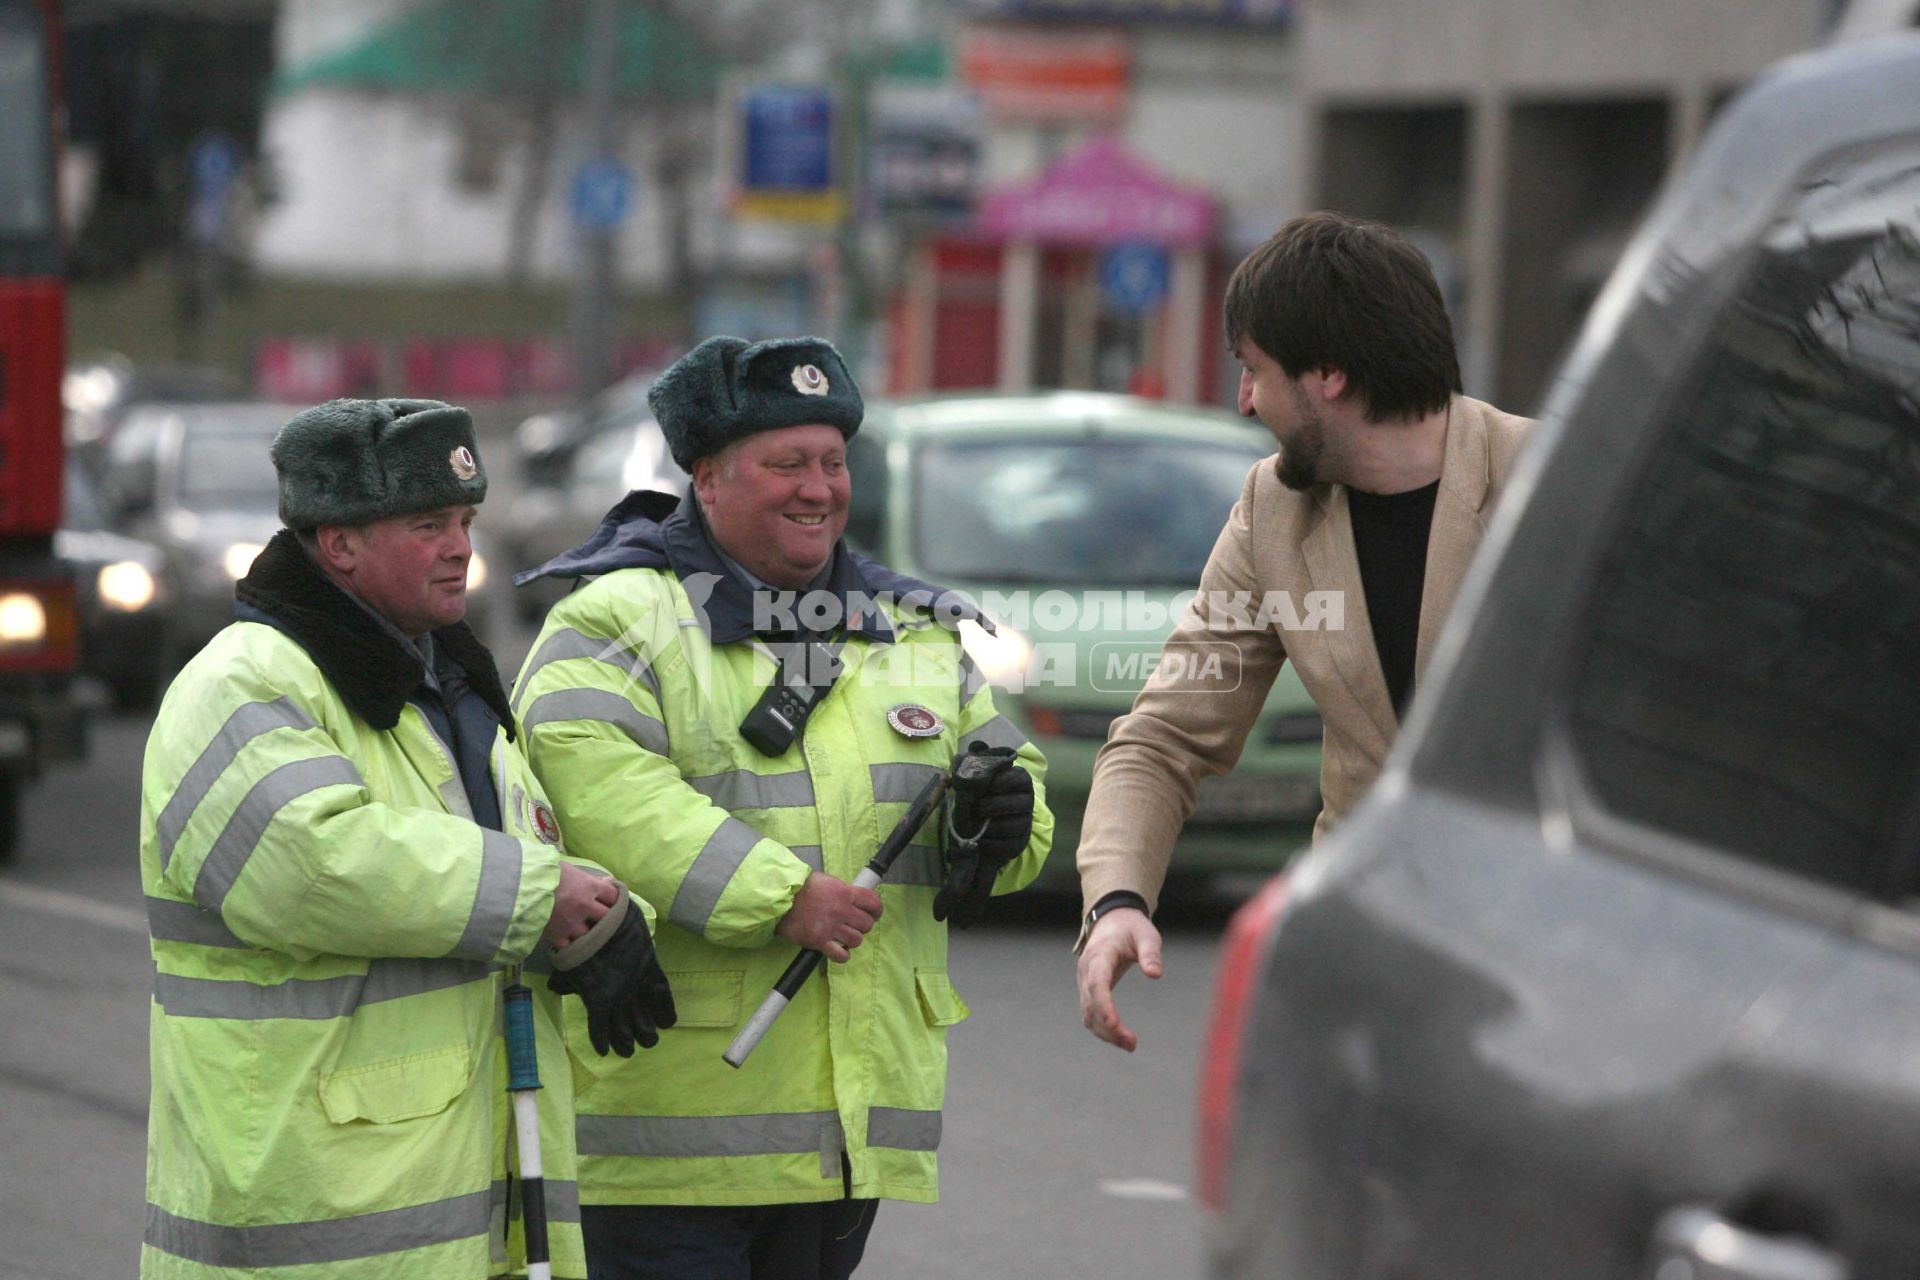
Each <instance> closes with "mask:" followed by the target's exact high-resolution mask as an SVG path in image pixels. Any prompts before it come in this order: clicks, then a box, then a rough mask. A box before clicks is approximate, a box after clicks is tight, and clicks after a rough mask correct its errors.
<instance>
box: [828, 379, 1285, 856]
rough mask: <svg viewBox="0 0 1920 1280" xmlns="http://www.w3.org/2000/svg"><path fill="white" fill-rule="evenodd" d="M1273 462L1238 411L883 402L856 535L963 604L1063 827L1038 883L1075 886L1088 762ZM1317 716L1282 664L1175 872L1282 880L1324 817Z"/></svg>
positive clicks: (994, 399)
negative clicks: (1249, 481) (984, 619)
mask: <svg viewBox="0 0 1920 1280" xmlns="http://www.w3.org/2000/svg"><path fill="white" fill-rule="evenodd" d="M1272 452H1273V440H1272V437H1270V436H1269V435H1268V434H1267V433H1266V431H1265V430H1264V429H1262V428H1261V427H1260V426H1259V425H1258V424H1255V423H1250V422H1248V421H1247V420H1245V419H1242V418H1238V417H1235V416H1233V415H1232V414H1228V413H1224V412H1219V411H1214V410H1202V409H1192V408H1173V407H1169V406H1166V405H1162V404H1158V403H1155V402H1152V401H1147V400H1139V399H1134V398H1130V397H1126V396H1116V395H1096V394H1090V393H1082V392H1054V393H1049V394H1040V395H1025V396H997V395H973V396H967V397H964V398H932V399H924V400H910V401H897V402H891V403H875V404H870V405H869V406H868V410H867V417H866V421H865V422H864V424H863V425H862V426H861V429H860V433H859V434H858V435H857V436H855V437H854V438H853V441H852V442H851V444H850V445H849V449H848V466H849V469H850V471H851V473H852V477H853V504H852V508H851V510H850V512H849V516H848V522H847V538H848V541H849V542H851V543H852V544H853V545H854V546H856V547H859V548H860V549H862V550H865V551H867V552H869V553H871V554H872V555H874V556H876V557H877V558H878V559H880V560H882V561H884V562H885V563H887V564H889V565H892V566H893V567H894V568H896V569H899V570H900V571H902V572H904V573H908V574H912V575H913V576H915V577H919V578H924V579H926V580H928V581H931V582H937V583H940V584H942V585H945V586H951V587H955V588H958V589H960V590H962V591H964V592H966V593H967V594H968V595H969V596H971V597H972V598H973V599H974V600H975V601H977V602H979V603H980V604H981V605H982V606H983V607H984V610H985V612H986V613H987V614H988V616H989V617H992V618H993V619H994V620H995V622H996V624H998V625H997V634H993V635H990V634H988V633H987V632H986V631H985V630H983V629H981V628H979V627H977V626H975V625H974V624H971V623H963V624H962V633H963V636H964V638H965V640H966V644H967V649H968V652H969V653H971V654H972V655H973V659H974V661H975V662H976V663H977V664H978V665H979V667H980V670H981V671H982V673H983V674H984V675H985V676H986V677H987V679H988V680H990V681H992V683H993V684H994V686H995V700H996V702H997V703H998V704H999V706H1000V708H1001V709H1002V710H1003V711H1004V712H1005V713H1006V714H1007V716H1008V717H1009V718H1010V719H1012V720H1013V721H1014V722H1015V723H1017V724H1018V725H1019V726H1020V728H1021V729H1022V730H1023V731H1024V732H1025V733H1026V734H1027V735H1028V736H1029V737H1031V738H1032V739H1033V741H1034V742H1035V743H1036V744H1037V745H1038V746H1039V747H1040V749H1041V750H1042V751H1044V752H1045V753H1046V756H1047V799H1048V801H1049V802H1050V804H1051V805H1052V807H1053V811H1054V814H1055V817H1056V818H1057V820H1058V822H1059V829H1058V834H1057V835H1056V837H1055V841H1054V851H1055V852H1054V856H1053V857H1051V858H1049V859H1048V864H1047V870H1046V873H1045V875H1044V876H1043V878H1042V883H1043V884H1045V885H1048V886H1050V887H1052V888H1054V889H1056V890H1065V889H1070V888H1072V887H1074V886H1076V885H1077V883H1078V877H1077V875H1076V874H1075V871H1074V858H1073V854H1074V850H1075V848H1076V847H1077V846H1078V844H1079V839H1080V820H1081V814H1082V812H1083V811H1084V809H1085V807H1086V800H1087V791H1088V788H1089V786H1090V785H1091V782H1092V779H1093V762H1094V757H1095V756H1096V755H1097V754H1098V752H1099V750H1100V746H1101V744H1102V743H1103V742H1105V741H1106V738H1107V730H1108V727H1109V726H1110V725H1111V724H1112V723H1113V721H1114V718H1115V717H1117V716H1119V715H1122V714H1124V713H1125V712H1126V711H1127V710H1129V709H1130V708H1131V707H1132V705H1133V699H1134V695H1135V694H1137V693H1138V692H1139V690H1140V687H1141V686H1142V685H1143V684H1144V683H1145V682H1146V679H1147V676H1148V675H1149V674H1150V673H1151V672H1152V670H1153V668H1154V664H1155V663H1157V662H1158V661H1159V659H1160V646H1161V643H1162V642H1163V641H1164V640H1165V638H1166V635H1167V633H1168V632H1169V631H1170V630H1171V629H1172V626H1173V623H1174V621H1175V620H1176V618H1177V617H1178V614H1177V612H1176V610H1177V609H1178V608H1179V607H1180V606H1182V605H1183V604H1184V598H1183V597H1185V596H1186V595H1187V594H1189V593H1191V592H1192V591H1193V590H1194V589H1195V588H1196V587H1197V585H1198V584H1199V581H1200V571H1201V569H1202V567H1203V566H1204V565H1205V564H1206V560H1207V555H1208V553H1209V552H1210V551H1211V550H1212V549H1213V544H1214V540H1215V539H1216V538H1217V537H1218V536H1219V533H1220V529H1221V526H1222V525H1223V524H1224V523H1225V522H1226V518H1227V513H1228V511H1229V510H1231V508H1232V506H1233V503H1234V500H1235V499H1236V498H1237V497H1239V494H1240V487H1241V484H1242V482H1243V481H1244V480H1245V479H1246V475H1247V471H1248V469H1249V468H1250V467H1252V466H1253V465H1254V464H1255V463H1257V462H1259V461H1260V460H1261V459H1262V458H1264V457H1267V456H1269V455H1270V454H1271V453H1272ZM1319 784H1320V716H1319V713H1318V712H1317V711H1316V710H1315V709H1314V705H1313V701H1312V699H1310V698H1309V697H1308V696H1307V692H1306V690H1305V689H1303V688H1302V687H1301V685H1300V681H1299V678H1298V677H1297V676H1295V675H1294V672H1293V668H1292V667H1291V666H1288V667H1283V668H1282V669H1281V673H1280V676H1279V678H1278V679H1277V680H1275V681H1274V686H1273V690H1272V692H1271V693H1270V694H1269V695H1268V697H1267V704H1266V708H1265V710H1264V711H1263V712H1262V713H1261V716H1260V719H1259V721H1258V722H1257V723H1256V724H1255V725H1254V727H1253V730H1252V732H1251V733H1249V734H1248V736H1247V743H1246V749H1245V751H1244V752H1243V753H1242V755H1241V758H1240V763H1239V765H1238V767H1237V768H1236V769H1235V770H1234V771H1233V772H1232V773H1231V774H1229V775H1228V776H1226V777H1222V778H1211V779H1208V780H1207V781H1206V782H1204V783H1203V784H1202V785H1201V788H1200V796H1199V807H1198V809H1197V810H1196V812H1195V813H1194V815H1193V817H1192V818H1191V819H1190V820H1189V821H1188V823H1187V826H1186V830H1185V832H1184V834H1183V835H1182V836H1181V841H1180V849H1179V851H1178V853H1177V854H1176V855H1175V859H1174V866H1173V874H1174V875H1175V876H1176V877H1181V876H1192V877H1199V876H1207V875H1212V874H1215V873H1219V872H1229V871H1257V872H1263V873H1265V872H1272V871H1274V870H1277V869H1278V868H1279V867H1280V866H1281V864H1282V863H1283V862H1284V861H1285V860H1286V858H1287V856H1288V855H1289V854H1290V853H1291V852H1292V851H1293V850H1294V849H1296V848H1298V847H1299V846H1301V845H1304V844H1305V843H1306V842H1307V840H1308V838H1309V836H1310V835H1311V833H1312V828H1313V820H1314V817H1315V815H1316V814H1318V813H1319V811H1320V785H1319Z"/></svg>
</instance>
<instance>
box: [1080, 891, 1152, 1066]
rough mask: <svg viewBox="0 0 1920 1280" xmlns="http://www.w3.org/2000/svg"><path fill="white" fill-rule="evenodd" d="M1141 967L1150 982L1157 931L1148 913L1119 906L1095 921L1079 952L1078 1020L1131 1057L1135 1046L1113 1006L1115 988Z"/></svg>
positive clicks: (1127, 1029) (1128, 1030)
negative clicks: (1136, 966)
mask: <svg viewBox="0 0 1920 1280" xmlns="http://www.w3.org/2000/svg"><path fill="white" fill-rule="evenodd" d="M1136 964H1138V965H1139V966H1140V972H1141V973H1144V974H1146V975H1147V976H1148V977H1149V978H1156V979H1157V978H1158V977H1159V976H1160V974H1161V972H1162V966H1161V963H1160V931H1159V930H1158V929H1156V928H1154V925H1153V921H1152V920H1150V919H1148V918H1147V913H1146V912H1144V911H1137V910H1135V909H1134V908H1132V907H1120V908H1116V909H1115V910H1112V911H1109V912H1107V913H1106V914H1105V915H1103V916H1101V917H1100V918H1099V919H1098V920H1096V921H1094V925H1093V932H1092V933H1090V934H1089V935H1088V936H1087V945H1086V946H1085V947H1084V948H1082V950H1081V952H1080V963H1079V979H1080V1021H1081V1024H1082V1025H1084V1026H1085V1027H1086V1029H1087V1030H1089V1031H1091V1032H1093V1034H1094V1035H1096V1036H1098V1037H1100V1039H1102V1040H1105V1041H1106V1042H1107V1043H1108V1044H1110V1045H1115V1046H1117V1047H1119V1048H1121V1049H1125V1050H1126V1051H1127V1052H1128V1053H1132V1052H1133V1050H1134V1048H1135V1046H1137V1045H1138V1044H1139V1037H1137V1036H1136V1035H1134V1033H1133V1031H1132V1029H1131V1028H1129V1027H1128V1026H1127V1024H1126V1023H1124V1022H1122V1021H1120V1011H1119V1009H1118V1008H1116V1007H1115V1006H1114V1003H1113V988H1114V985H1115V984H1116V983H1118V982H1119V981H1120V979H1121V978H1122V977H1124V976H1125V975H1126V972H1127V970H1128V969H1131V968H1132V967H1133V966H1134V965H1136Z"/></svg>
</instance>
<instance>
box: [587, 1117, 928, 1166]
mask: <svg viewBox="0 0 1920 1280" xmlns="http://www.w3.org/2000/svg"><path fill="white" fill-rule="evenodd" d="M940 1123H941V1117H940V1113H939V1112H938V1111H908V1110H904V1109H902V1108H899V1107H871V1108H869V1109H868V1112H867V1145H868V1146H870V1147H893V1148H896V1149H898V1150H902V1151H934V1150H937V1149H938V1148H939V1146H940ZM574 1134H575V1137H576V1140H577V1141H578V1143H579V1148H580V1154H581V1155H583V1156H764V1155H801V1154H811V1153H812V1152H815V1151H822V1150H832V1151H839V1150H841V1149H842V1147H843V1146H844V1145H845V1142H844V1138H843V1135H842V1129H841V1124H840V1115H839V1113H838V1112H835V1111H800V1112H787V1113H778V1114H773V1115H748V1116H595V1115H583V1116H581V1117H580V1119H579V1120H578V1122H577V1123H576V1124H575V1125H574Z"/></svg>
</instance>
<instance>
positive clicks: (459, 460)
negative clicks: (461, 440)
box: [447, 444, 480, 480]
mask: <svg viewBox="0 0 1920 1280" xmlns="http://www.w3.org/2000/svg"><path fill="white" fill-rule="evenodd" d="M447 465H448V466H450V467H452V468H453V474H454V476H455V478H457V479H460V480H471V479H473V478H474V477H475V476H477V475H479V474H480V464H479V463H478V462H475V461H474V458H473V450H471V449H469V448H467V446H465V445H463V444H462V445H455V446H454V450H453V452H452V453H450V454H448V455H447Z"/></svg>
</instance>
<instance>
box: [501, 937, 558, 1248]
mask: <svg viewBox="0 0 1920 1280" xmlns="http://www.w3.org/2000/svg"><path fill="white" fill-rule="evenodd" d="M506 1022H507V1092H508V1094H509V1095H510V1096H511V1097H512V1098H513V1118H514V1123H515V1125H516V1132H517V1136H518V1138H519V1148H520V1202H521V1221H522V1223H523V1224H524V1225H525V1227H526V1246H527V1280H552V1276H553V1263H552V1261H551V1259H550V1257H549V1255H548V1253H547V1180H546V1177H545V1172H544V1170H543V1169H542V1168H541V1164H540V1104H539V1100H538V1098H537V1097H536V1096H535V1095H536V1094H538V1093H539V1091H540V1060H539V1055H538V1054H536V1053H535V1051H534V1034H533V992H532V990H530V989H529V988H528V987H527V985H526V984H525V983H523V982H521V981H520V966H519V965H513V966H511V967H510V968H509V969H508V970H507V989H506Z"/></svg>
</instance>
